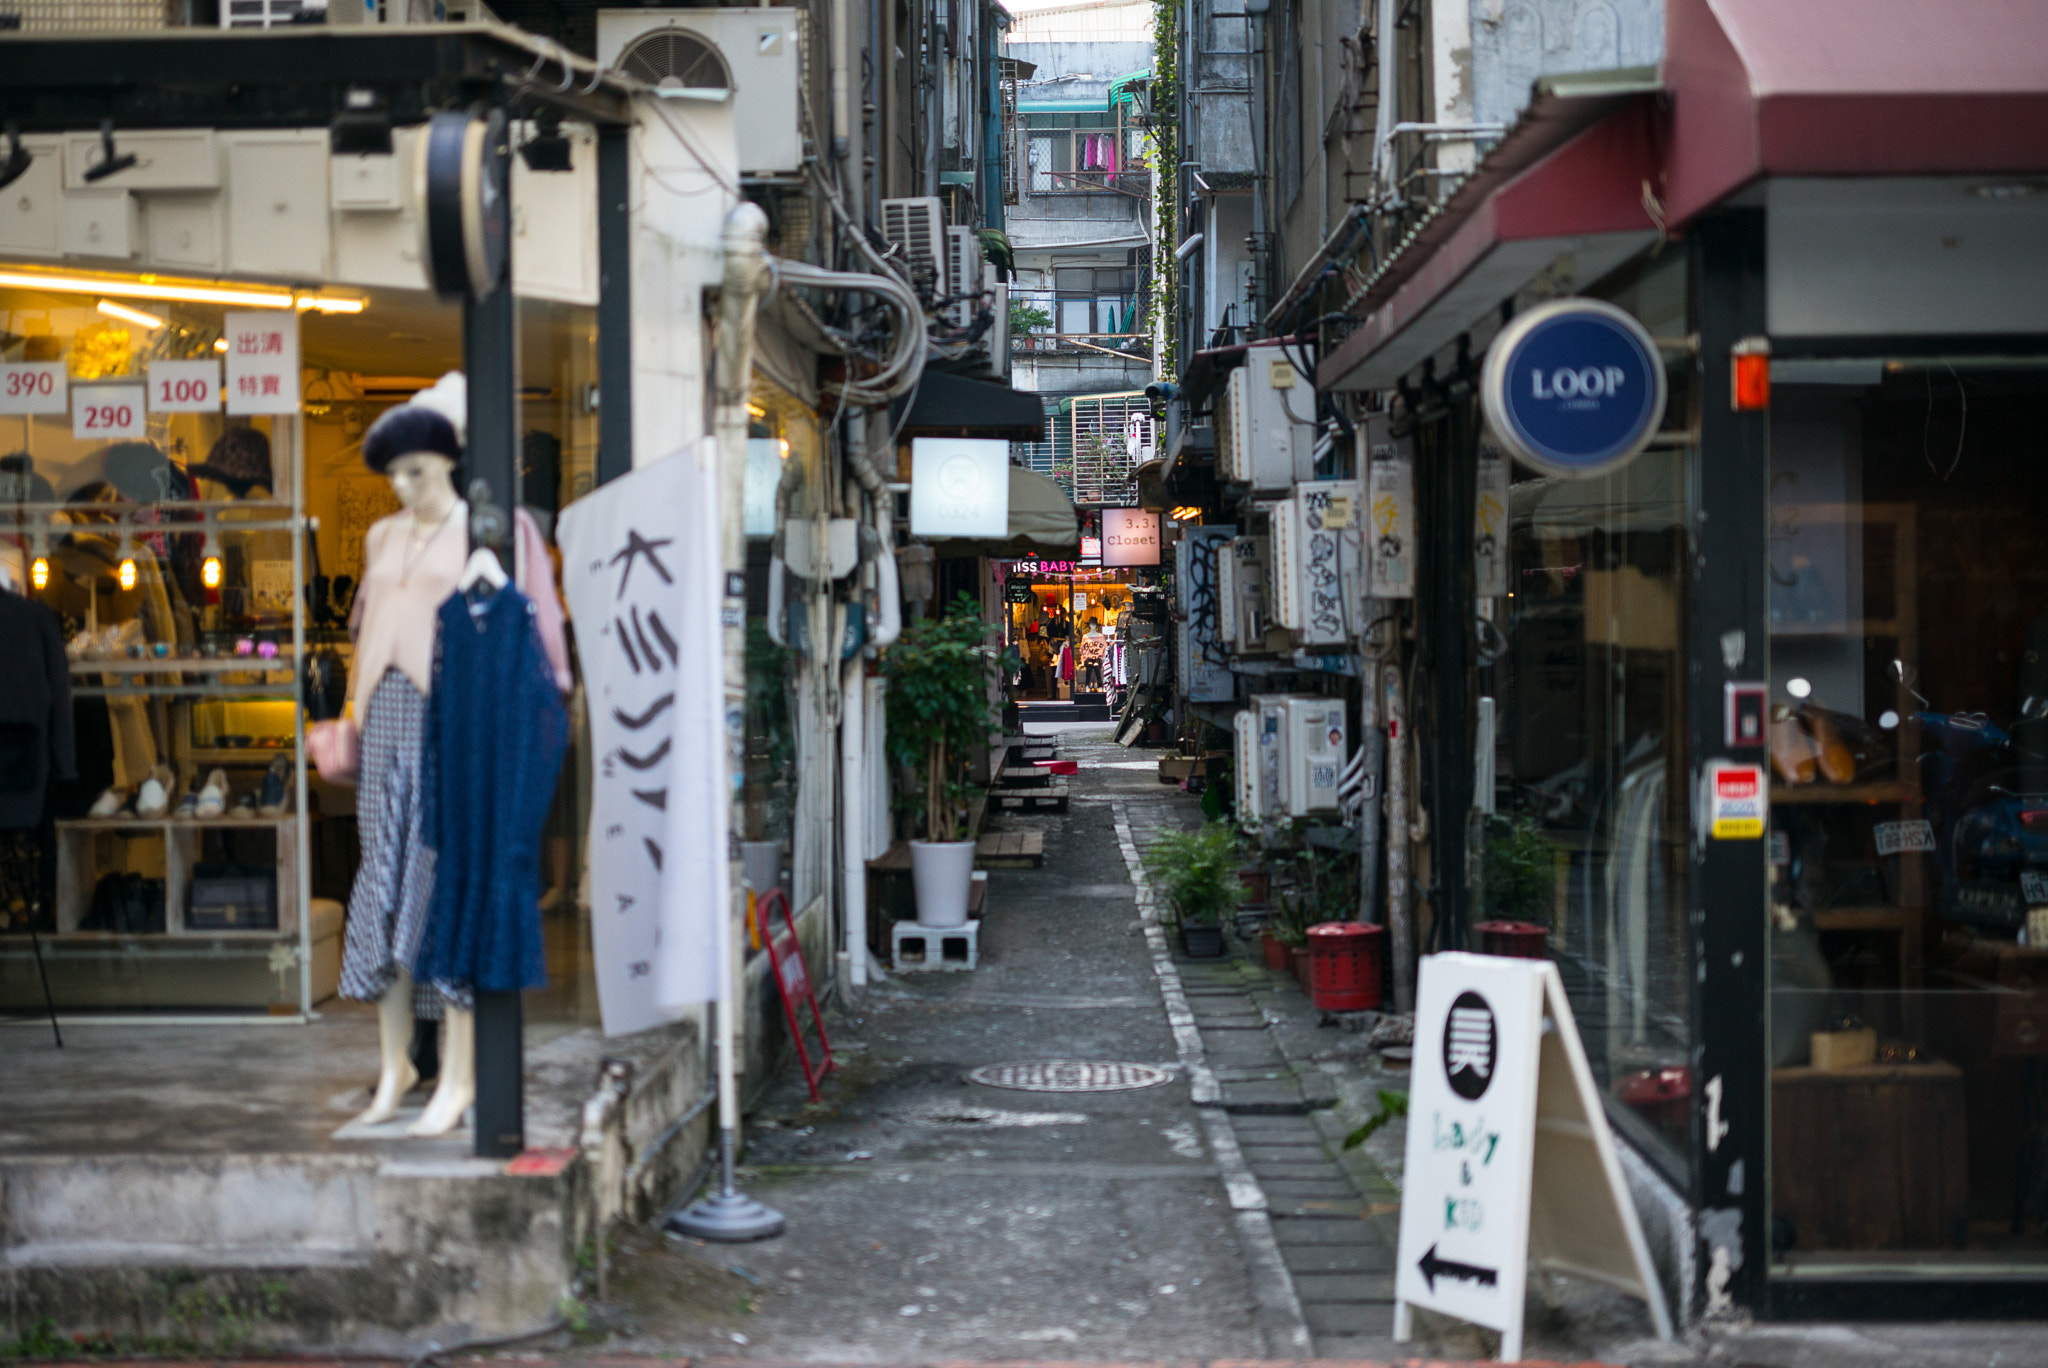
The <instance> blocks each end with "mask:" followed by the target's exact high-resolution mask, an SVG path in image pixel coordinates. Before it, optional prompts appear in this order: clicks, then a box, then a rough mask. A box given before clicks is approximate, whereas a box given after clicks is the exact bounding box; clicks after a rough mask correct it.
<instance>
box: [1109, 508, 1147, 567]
mask: <svg viewBox="0 0 2048 1368" xmlns="http://www.w3.org/2000/svg"><path fill="white" fill-rule="evenodd" d="M1102 563H1103V564H1104V565H1157V564H1159V515H1158V514H1157V513H1147V512H1146V511H1145V510H1144V509H1142V508H1105V509H1103V510H1102Z"/></svg>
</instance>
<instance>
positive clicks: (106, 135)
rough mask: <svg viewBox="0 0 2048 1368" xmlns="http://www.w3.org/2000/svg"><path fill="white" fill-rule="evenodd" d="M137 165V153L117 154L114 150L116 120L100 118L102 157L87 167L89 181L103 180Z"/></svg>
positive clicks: (86, 176) (86, 174)
mask: <svg viewBox="0 0 2048 1368" xmlns="http://www.w3.org/2000/svg"><path fill="white" fill-rule="evenodd" d="M133 165H135V154H134V153H133V152H128V153H124V154H120V155H116V153H115V152H114V121H113V120H112V119H102V120H100V159H99V160H98V161H96V162H94V163H93V164H92V165H91V166H88V167H86V168H85V178H86V179H87V180H88V181H101V180H105V179H106V178H107V177H109V176H111V175H113V174H114V173H115V172H116V171H126V170H127V169H128V168H129V167H131V166H133Z"/></svg>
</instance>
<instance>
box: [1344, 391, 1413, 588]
mask: <svg viewBox="0 0 2048 1368" xmlns="http://www.w3.org/2000/svg"><path fill="white" fill-rule="evenodd" d="M1358 440H1359V442H1360V443H1361V444H1362V445H1363V446H1364V448H1365V450H1364V452H1363V453H1362V454H1363V455H1364V457H1365V461H1364V465H1365V471H1366V490H1365V516H1366V528H1365V547H1366V574H1367V576H1368V577H1369V580H1370V583H1369V586H1368V592H1369V593H1370V594H1371V595H1372V597H1374V598H1376V599H1397V598H1414V597H1415V564H1416V558H1415V530H1416V529H1415V450H1414V444H1413V440H1412V439H1411V438H1406V437H1403V438H1396V437H1395V436H1394V434H1393V431H1392V429H1391V427H1390V425H1389V423H1388V421H1387V418H1386V415H1384V414H1374V415H1372V416H1371V417H1370V418H1368V419H1366V421H1365V422H1363V423H1360V424H1359V425H1358Z"/></svg>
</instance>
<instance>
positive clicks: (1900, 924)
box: [1813, 907, 1919, 931]
mask: <svg viewBox="0 0 2048 1368" xmlns="http://www.w3.org/2000/svg"><path fill="white" fill-rule="evenodd" d="M1918 920H1919V913H1917V912H1910V911H1908V910H1907V909H1905V908H1903V907H1828V908H1823V909H1821V910H1820V911H1818V912H1815V913H1814V914H1813V925H1814V929H1815V930H1819V931H1900V930H1903V929H1905V927H1906V925H1907V924H1908V923H1909V922H1914V921H1918Z"/></svg>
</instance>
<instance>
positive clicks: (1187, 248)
mask: <svg viewBox="0 0 2048 1368" xmlns="http://www.w3.org/2000/svg"><path fill="white" fill-rule="evenodd" d="M1201 245H1202V234H1200V233H1195V234H1193V235H1192V236H1190V237H1189V238H1188V239H1187V241H1185V242H1183V243H1181V245H1180V246H1178V247H1176V248H1174V249H1173V259H1174V260H1175V261H1186V260H1187V259H1188V254H1189V253H1190V252H1192V251H1194V250H1195V248H1197V247H1199V246H1201Z"/></svg>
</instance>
